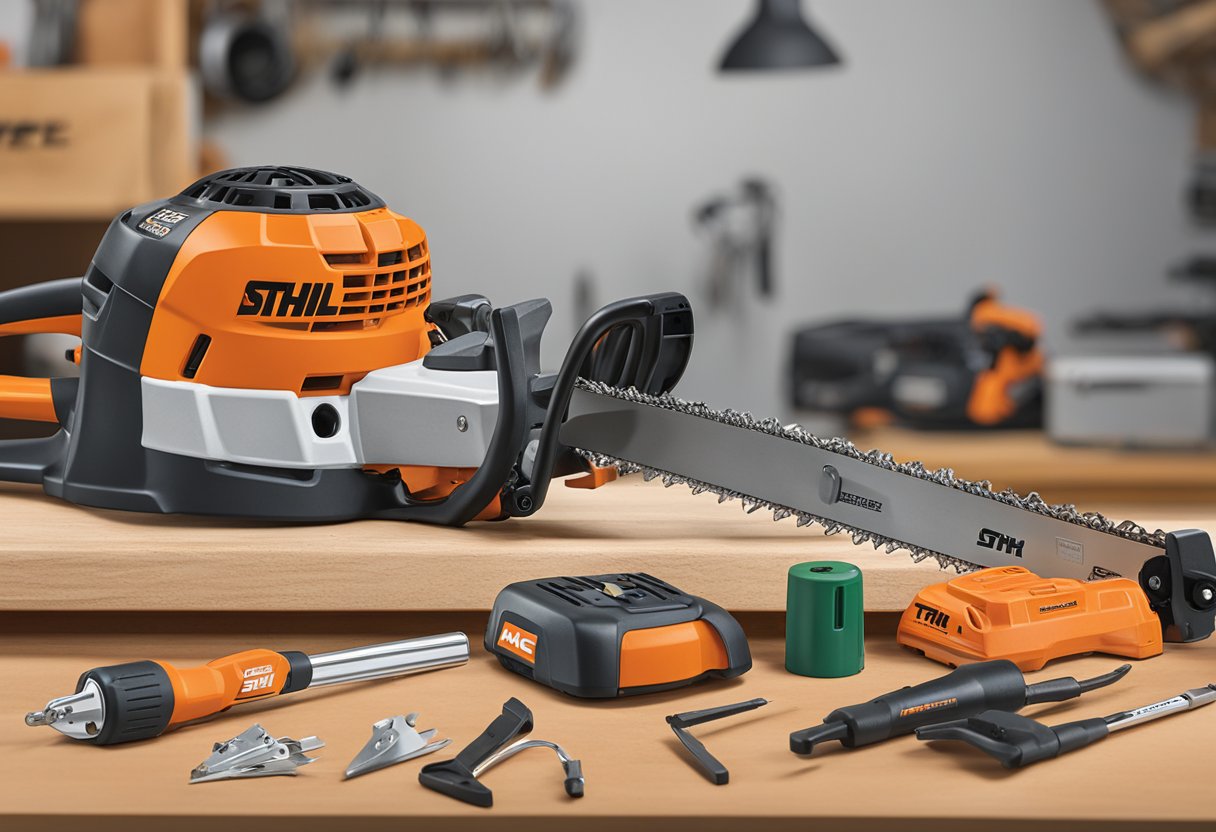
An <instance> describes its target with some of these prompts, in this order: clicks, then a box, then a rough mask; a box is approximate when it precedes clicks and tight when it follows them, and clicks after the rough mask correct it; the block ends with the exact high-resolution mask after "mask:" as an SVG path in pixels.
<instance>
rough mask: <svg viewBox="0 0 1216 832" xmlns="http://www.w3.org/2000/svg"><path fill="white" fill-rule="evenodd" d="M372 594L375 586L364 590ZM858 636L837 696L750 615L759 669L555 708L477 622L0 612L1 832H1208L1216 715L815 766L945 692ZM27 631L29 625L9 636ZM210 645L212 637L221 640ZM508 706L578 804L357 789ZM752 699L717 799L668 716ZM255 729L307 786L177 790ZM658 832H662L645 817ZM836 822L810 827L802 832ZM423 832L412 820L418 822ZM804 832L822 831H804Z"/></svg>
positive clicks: (880, 644) (1088, 671) (1092, 702)
mask: <svg viewBox="0 0 1216 832" xmlns="http://www.w3.org/2000/svg"><path fill="white" fill-rule="evenodd" d="M372 583H373V582H369V585H370V584H372ZM877 618H878V617H877V616H872V617H871V619H870V621H869V630H870V637H869V639H868V643H867V648H866V649H867V657H866V659H867V667H866V669H865V670H864V671H863V672H862V673H860V674H858V675H857V676H853V677H849V678H846V679H834V680H826V679H808V678H803V677H799V676H793V675H791V674H788V673H786V672H785V671H784V670H783V669H782V662H783V646H782V641H781V640H780V638H779V637H777V636H776V630H777V628H779V623H778V624H777V625H776V626H774V622H773V621H772V620H771V619H772V616H761V617H760V618H749V619H747V620H746V621H745V624H746V625H747V627H748V629H749V633H750V635H751V643H752V650H753V654H754V657H755V667H754V669H753V670H752V671H751V672H750V673H748V674H746V675H745V676H743V677H741V678H740V679H737V680H733V681H730V682H709V683H705V684H702V685H698V686H696V687H693V688H687V689H684V690H682V691H678V692H670V693H666V694H657V695H652V696H645V697H637V698H632V699H622V700H612V701H600V702H588V701H580V700H575V699H572V698H569V697H565V696H562V695H560V694H557V693H555V692H553V691H550V690H549V689H547V688H543V687H540V686H539V685H535V684H532V683H530V682H528V681H527V680H525V679H522V678H521V677H518V676H515V675H514V674H511V673H508V672H507V671H505V670H503V669H501V668H500V667H498V665H497V663H496V662H494V661H493V660H492V659H490V658H489V657H488V656H487V655H486V654H485V653H484V652H483V651H482V650H481V649H480V646H479V645H478V644H477V643H476V642H478V641H480V639H479V638H478V632H479V631H480V629H481V628H482V626H483V621H484V618H483V617H481V616H476V617H470V618H466V619H455V618H453V617H451V616H442V615H432V616H424V617H421V618H420V617H410V616H402V615H395V616H394V615H385V614H381V615H379V616H374V617H370V616H365V617H361V618H358V619H357V620H355V621H353V622H352V621H351V620H348V619H346V618H344V617H342V616H336V615H322V616H319V617H317V616H312V617H302V616H291V615H289V616H287V617H286V618H279V617H275V616H267V615H265V614H257V613H252V614H249V615H246V616H243V617H241V618H240V619H238V620H239V623H240V624H241V625H242V627H237V626H235V624H234V621H233V619H232V617H228V618H227V620H226V621H224V622H221V621H218V620H217V617H216V616H215V615H214V614H210V615H207V614H204V615H201V616H196V617H190V618H177V619H174V618H168V617H163V616H142V617H136V618H131V617H130V616H127V617H122V618H119V619H110V620H107V617H106V616H100V620H99V621H95V622H94V624H93V626H92V627H88V628H84V629H83V630H82V629H81V627H80V623H81V622H79V621H73V620H71V619H70V618H69V619H67V620H66V621H65V620H63V619H56V618H48V617H45V616H44V617H37V616H36V617H33V618H28V617H21V618H14V617H13V614H8V615H7V616H0V619H2V620H4V621H5V623H6V626H7V627H8V629H9V633H10V635H8V636H7V637H6V638H5V639H4V640H3V642H2V643H0V702H2V703H3V709H2V712H0V783H3V789H0V795H2V797H0V828H5V829H12V830H14V832H15V831H16V830H22V831H23V832H24V830H33V829H48V830H65V831H66V830H72V832H75V830H80V829H88V830H89V832H109V830H120V831H121V832H144V830H147V832H161V830H166V829H172V830H175V832H179V831H180V832H191V831H192V830H200V832H203V831H205V832H214V830H216V829H221V828H238V829H241V828H250V829H258V830H261V832H277V830H284V832H310V830H317V832H334V831H335V830H342V832H361V830H381V829H383V830H389V829H393V830H400V829H411V828H412V829H425V830H428V832H446V830H451V829H518V830H528V832H544V830H559V829H563V830H564V829H579V830H585V832H596V830H614V832H619V830H620V829H621V828H622V823H628V824H631V825H632V826H633V827H635V828H660V827H661V828H662V829H664V830H690V832H706V831H707V830H709V831H710V832H713V830H723V831H724V832H725V830H737V829H743V828H747V829H752V830H758V829H782V830H786V829H788V830H794V829H808V828H820V829H832V830H860V829H873V830H880V829H881V830H889V831H890V832H897V831H898V830H904V829H933V830H936V832H942V831H943V830H946V831H949V830H959V832H962V830H973V829H981V828H983V829H987V830H1003V829H1023V828H1026V827H1027V826H1028V825H1029V824H1030V823H1031V822H1034V821H1047V822H1050V826H1049V828H1053V829H1057V828H1068V829H1069V830H1072V832H1084V830H1090V829H1094V830H1096V829H1102V830H1108V832H1109V830H1132V829H1147V828H1153V829H1166V828H1176V829H1212V828H1213V826H1214V825H1216V804H1214V803H1213V802H1212V800H1211V797H1210V792H1209V791H1208V788H1209V787H1208V783H1209V780H1210V779H1211V768H1212V757H1211V751H1210V748H1209V745H1210V742H1208V739H1210V738H1211V737H1212V736H1213V735H1214V732H1216V707H1209V708H1206V709H1203V710H1199V711H1196V712H1194V713H1186V714H1179V715H1176V716H1172V717H1169V718H1167V719H1164V720H1162V721H1160V722H1157V723H1154V724H1152V725H1146V726H1142V727H1140V728H1136V729H1133V730H1131V731H1127V732H1123V733H1120V734H1117V735H1115V736H1112V737H1110V738H1109V739H1107V740H1105V741H1104V744H1103V745H1102V746H1101V747H1095V748H1091V749H1086V750H1082V751H1078V752H1076V753H1074V754H1073V755H1071V756H1069V757H1067V758H1062V759H1060V760H1054V761H1050V762H1044V763H1041V764H1039V765H1037V766H1034V767H1032V768H1028V769H1026V770H1024V771H1015V772H1007V771H1004V770H1003V769H1001V767H1000V766H999V765H998V764H997V763H996V761H994V760H992V759H990V758H988V757H986V756H983V755H981V754H979V753H978V752H973V751H971V750H970V749H967V748H965V747H957V746H956V747H948V746H945V745H942V746H939V747H928V746H926V745H923V744H921V743H918V742H917V741H916V740H914V739H912V738H909V737H905V738H902V739H900V740H897V741H893V742H889V743H886V744H883V745H879V746H872V747H869V748H864V749H859V750H855V751H848V750H846V749H843V748H841V747H839V746H836V745H831V746H829V747H826V748H825V749H824V750H823V751H822V753H817V754H816V755H815V756H814V757H811V758H799V757H796V756H794V755H792V754H791V753H790V752H789V750H788V738H787V737H788V734H789V733H790V732H791V731H794V730H797V729H800V728H805V727H807V726H809V725H811V724H813V723H816V722H818V721H819V720H820V719H822V717H823V716H824V715H825V714H826V713H828V712H829V711H831V710H832V709H833V708H834V707H837V706H840V705H845V704H850V703H853V702H858V701H863V700H865V699H868V698H870V697H872V696H875V695H877V694H879V693H882V692H885V691H887V690H889V689H892V688H896V687H900V686H902V685H907V684H915V683H918V682H921V681H925V680H927V679H930V678H933V677H934V676H936V675H938V674H939V673H941V672H943V671H944V670H945V668H943V667H941V666H940V665H936V664H934V663H932V662H930V661H928V660H927V659H924V658H920V657H917V656H914V655H912V654H910V653H908V652H905V651H903V650H902V649H901V648H899V647H897V646H896V645H895V643H894V640H893V638H892V636H891V634H890V620H889V619H890V616H883V617H882V618H884V619H887V620H886V621H879V620H876V619H877ZM451 628H464V629H466V630H467V631H468V632H470V634H471V635H473V637H474V641H475V644H474V649H475V652H474V658H473V661H472V662H471V663H470V664H469V665H468V666H465V667H462V668H454V669H450V670H442V671H437V672H434V673H429V674H423V675H418V676H413V677H408V678H405V679H397V680H387V681H381V682H374V683H365V684H361V685H359V684H356V685H347V686H339V687H332V688H322V689H320V690H316V691H305V692H303V693H300V694H293V695H292V697H288V698H284V699H282V700H277V701H276V700H271V701H270V702H267V703H264V704H262V705H250V706H245V707H241V708H234V709H232V710H231V711H229V712H227V713H225V714H222V715H220V716H219V717H217V718H215V719H213V720H211V721H208V722H204V723H200V724H195V725H191V726H187V727H185V728H183V729H180V730H177V731H174V732H170V733H168V734H165V735H164V736H162V737H159V738H157V739H154V740H149V741H146V742H143V743H136V744H131V745H123V746H112V747H108V748H97V747H93V746H87V745H83V744H80V743H75V742H73V741H70V740H67V739H64V738H62V737H60V736H58V735H57V734H55V733H54V732H53V731H52V730H51V729H48V728H38V729H34V728H27V727H25V726H24V725H23V724H22V723H21V717H22V714H23V712H24V711H25V710H28V709H30V708H40V707H42V706H43V704H44V703H45V702H46V700H47V699H48V698H49V697H50V696H52V695H57V694H62V693H64V692H67V691H69V690H70V689H71V687H72V685H73V684H74V682H75V679H76V676H77V675H78V674H79V673H80V672H81V671H83V670H85V669H87V668H89V667H92V666H95V665H100V664H107V663H111V662H117V661H123V660H130V659H133V658H142V657H156V658H160V659H167V660H170V661H174V662H195V663H197V662H203V661H206V660H208V659H210V658H213V657H216V656H219V655H222V654H224V653H227V652H231V651H234V650H238V649H241V648H244V647H250V646H254V645H264V646H270V647H278V648H280V649H303V650H307V651H316V650H323V649H336V648H339V647H343V646H351V645H354V644H359V643H365V642H366V643H370V642H373V641H377V640H386V639H390V638H401V637H404V636H410V635H421V634H426V633H435V632H441V631H444V630H447V629H451ZM17 629H21V630H23V632H22V633H20V634H16V633H15V632H14V631H15V630H17ZM216 630H219V631H220V632H219V634H217V632H216ZM1116 664H1118V660H1115V659H1112V658H1110V657H1087V658H1082V659H1073V660H1069V661H1063V662H1057V663H1056V664H1054V665H1049V666H1048V668H1047V669H1045V670H1044V671H1043V672H1041V673H1039V674H1035V675H1034V678H1038V679H1045V678H1055V677H1057V676H1061V675H1076V676H1088V675H1094V674H1098V673H1102V672H1105V671H1107V670H1110V669H1112V668H1113V667H1114V666H1115V665H1116ZM1214 668H1216V642H1205V643H1202V644H1198V645H1186V646H1174V647H1172V648H1171V649H1170V650H1169V652H1168V653H1167V654H1166V655H1164V656H1161V657H1157V658H1153V659H1147V660H1144V661H1142V662H1138V663H1137V664H1136V666H1135V667H1134V668H1133V670H1132V672H1131V673H1130V674H1129V675H1128V676H1127V678H1126V679H1125V680H1124V681H1122V682H1120V683H1118V684H1117V685H1115V686H1113V687H1110V688H1106V689H1103V690H1100V691H1095V692H1093V693H1090V694H1087V695H1086V696H1085V697H1083V698H1082V699H1080V700H1076V701H1073V702H1069V703H1063V704H1058V705H1043V706H1036V707H1033V708H1030V709H1028V710H1027V713H1029V714H1034V715H1036V716H1039V717H1042V718H1044V719H1047V720H1049V721H1051V722H1064V721H1070V720H1073V719H1080V718H1084V717H1091V716H1101V715H1104V714H1107V713H1112V712H1115V711H1118V710H1120V709H1123V708H1125V707H1130V706H1136V705H1140V704H1147V703H1149V702H1153V701H1157V700H1159V699H1163V698H1166V697H1168V696H1170V695H1173V694H1175V693H1177V692H1180V691H1182V690H1185V689H1189V688H1192V687H1196V686H1199V685H1200V684H1202V683H1205V682H1209V681H1216V670H1214ZM511 696H517V697H519V698H520V699H521V700H523V701H524V702H525V703H526V704H527V705H528V706H529V707H530V708H531V709H532V710H533V712H534V714H535V719H536V728H535V731H534V732H533V736H534V737H535V738H537V739H548V740H551V741H554V742H558V743H560V744H562V745H563V746H564V747H565V748H566V749H567V750H568V751H569V752H570V753H571V754H572V755H573V756H575V757H578V758H580V759H581V760H582V762H583V766H584V772H585V775H586V778H587V793H586V797H584V798H582V799H581V800H577V801H576V800H571V799H569V798H567V797H566V796H565V793H564V792H563V790H562V773H561V769H560V767H559V766H558V763H557V760H556V759H555V758H554V756H553V755H552V754H550V753H548V752H543V753H542V752H540V751H529V752H527V753H526V754H524V755H522V756H520V757H519V758H517V759H515V760H512V761H510V762H508V763H504V764H503V765H502V767H501V768H497V769H494V770H492V771H491V772H489V773H487V774H486V775H485V783H486V785H488V786H489V787H490V788H492V789H493V790H494V801H495V805H494V807H493V808H492V809H477V808H474V807H471V806H467V805H465V804H462V803H459V802H457V801H455V800H452V799H450V798H447V797H444V796H441V795H439V794H436V793H434V792H431V791H428V790H426V789H424V788H422V787H421V786H420V785H419V784H418V782H417V776H418V774H417V772H418V768H419V767H420V766H421V765H422V762H419V761H411V762H407V763H403V764H401V765H399V766H396V767H394V768H391V769H387V770H384V771H380V772H375V773H372V774H369V775H366V776H364V777H360V778H358V779H356V780H352V781H350V782H343V781H342V779H341V778H342V771H343V770H344V769H345V767H346V765H347V763H348V762H349V761H350V760H351V759H352V758H353V757H354V755H355V753H356V752H357V751H358V750H359V749H360V748H361V747H362V746H363V743H364V742H365V741H366V740H367V738H368V736H369V735H370V726H371V723H372V722H374V721H375V720H377V719H380V718H383V717H386V716H391V715H393V714H397V713H405V712H407V711H412V710H416V711H419V712H420V713H421V715H422V716H421V719H420V721H419V727H422V728H427V727H434V728H438V729H439V730H440V731H441V733H442V735H444V736H448V737H451V738H452V740H453V745H452V747H451V748H450V749H444V750H443V751H441V752H439V754H440V755H445V756H438V757H435V758H432V759H448V758H450V757H451V756H453V755H454V753H455V752H456V751H458V750H459V749H460V748H462V747H463V746H464V745H465V744H466V743H468V742H469V741H470V740H472V739H473V737H474V736H476V735H477V734H478V733H480V732H481V730H482V729H483V728H485V726H486V725H488V724H489V722H490V721H491V719H492V718H493V717H495V716H496V715H497V714H498V713H499V711H500V709H501V706H502V703H503V702H504V701H505V700H506V699H507V698H508V697H511ZM753 697H765V698H768V699H770V700H772V702H771V704H770V705H768V706H767V707H764V708H761V709H759V710H757V711H754V712H752V713H750V714H745V715H743V716H739V717H735V718H731V719H727V720H724V721H722V722H718V723H714V724H712V725H707V726H704V727H702V728H700V729H698V730H694V733H695V734H696V735H697V736H698V737H700V738H701V739H702V740H703V741H704V742H705V744H706V746H707V747H708V748H709V749H710V751H711V752H712V753H713V754H714V755H715V756H717V757H718V758H719V759H721V760H722V761H723V763H724V764H725V765H726V766H727V767H728V768H729V769H730V773H731V781H730V783H729V784H728V785H726V786H723V787H715V786H713V785H711V784H710V783H709V782H708V781H707V780H705V779H703V777H702V776H701V774H699V773H698V771H697V770H696V769H694V768H692V767H691V766H690V764H689V761H688V759H687V758H686V756H685V754H684V752H683V750H682V748H681V747H680V746H679V744H678V742H677V740H676V739H675V737H674V736H672V733H671V731H670V730H669V729H668V727H667V725H666V724H665V723H664V720H663V717H664V716H665V715H667V714H671V713H676V712H678V711H685V710H692V709H697V708H704V707H712V706H715V705H724V704H727V703H730V702H738V701H741V700H745V699H751V698H753ZM255 721H256V722H260V723H261V724H262V725H264V726H265V727H266V729H267V730H268V731H270V732H272V733H274V734H275V735H276V736H283V735H287V736H292V737H296V738H300V737H301V736H307V735H311V734H315V735H317V736H319V737H320V738H321V739H322V740H324V741H325V742H326V747H325V748H323V749H321V750H320V751H318V752H316V754H315V755H314V756H317V757H319V761H318V762H317V763H315V764H313V765H310V766H307V767H305V768H303V769H301V770H300V773H299V774H298V776H296V777H294V778H289V777H277V778H268V779H264V780H250V781H241V782H233V781H229V782H218V783H207V784H200V785H193V786H192V785H188V783H187V781H188V775H189V772H190V770H191V769H192V768H193V767H194V766H196V765H197V764H198V763H200V762H201V761H202V760H203V759H204V758H205V757H206V756H207V755H208V754H209V753H210V750H211V744H212V743H213V742H215V741H218V740H223V739H227V738H229V737H232V736H234V735H236V734H237V733H239V732H241V731H243V730H244V729H246V728H248V727H249V726H250V725H251V724H252V723H254V722H255ZM646 818H650V819H653V820H652V823H653V826H651V825H650V824H647V823H644V822H642V820H640V819H646ZM815 819H818V820H822V821H825V822H826V825H825V824H820V825H817V826H815V825H814V824H813V822H812V821H813V820H815ZM410 821H415V822H416V823H410ZM808 824H810V825H808Z"/></svg>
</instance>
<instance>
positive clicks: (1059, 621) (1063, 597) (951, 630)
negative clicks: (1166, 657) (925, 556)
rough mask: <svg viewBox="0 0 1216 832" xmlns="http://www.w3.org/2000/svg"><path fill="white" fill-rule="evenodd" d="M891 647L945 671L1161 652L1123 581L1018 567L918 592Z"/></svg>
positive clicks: (1153, 618) (1149, 618) (1146, 612)
mask: <svg viewBox="0 0 1216 832" xmlns="http://www.w3.org/2000/svg"><path fill="white" fill-rule="evenodd" d="M897 637H898V640H899V643H900V644H902V645H904V646H905V647H910V648H912V649H913V650H917V651H919V652H921V653H924V654H925V655H926V656H928V657H929V658H931V659H935V660H936V661H939V662H943V663H945V664H948V665H950V666H952V667H953V666H957V665H961V664H966V663H968V662H979V661H986V660H988V659H1009V660H1010V661H1012V662H1014V663H1015V664H1016V665H1017V666H1018V667H1019V668H1020V669H1022V670H1038V669H1039V668H1041V667H1042V666H1043V665H1045V664H1046V663H1047V662H1049V661H1051V660H1052V659H1058V658H1061V657H1063V656H1072V655H1076V654H1078V653H1109V654H1111V655H1115V656H1126V657H1127V658H1131V659H1144V658H1148V657H1149V656H1156V655H1159V654H1160V653H1161V649H1162V632H1161V620H1160V619H1159V618H1158V617H1157V615H1156V614H1155V613H1154V612H1153V611H1152V609H1151V608H1150V607H1149V603H1148V598H1147V597H1146V596H1145V594H1144V592H1143V591H1142V590H1141V589H1140V585H1139V584H1138V583H1136V582H1135V581H1132V580H1128V579H1127V578H1107V579H1105V580H1100V581H1090V582H1087V581H1078V580H1073V579H1071V578H1040V577H1039V576H1038V575H1035V574H1034V573H1033V572H1030V571H1029V570H1027V569H1025V568H1023V567H1021V566H1004V567H996V568H993V569H982V570H980V571H978V572H973V573H971V574H968V575H963V576H961V577H958V578H955V579H954V580H952V581H948V582H946V583H941V584H934V585H932V586H928V587H925V588H924V589H922V590H921V591H920V592H919V593H918V594H917V596H916V598H914V599H913V600H912V604H911V605H910V606H909V607H908V608H907V609H906V610H905V611H904V614H903V617H902V618H900V621H899V630H898V636H897Z"/></svg>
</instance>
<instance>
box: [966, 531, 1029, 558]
mask: <svg viewBox="0 0 1216 832" xmlns="http://www.w3.org/2000/svg"><path fill="white" fill-rule="evenodd" d="M975 545H976V546H980V547H982V548H984V549H992V550H994V551H997V552H1004V553H1005V554H1007V555H1013V556H1014V557H1015V558H1020V557H1021V556H1022V547H1023V546H1025V545H1026V541H1025V540H1018V539H1017V538H1016V537H1014V536H1013V535H1009V534H1002V533H1001V532H998V531H996V530H995V529H980V534H979V537H978V538H977V539H976V541H975Z"/></svg>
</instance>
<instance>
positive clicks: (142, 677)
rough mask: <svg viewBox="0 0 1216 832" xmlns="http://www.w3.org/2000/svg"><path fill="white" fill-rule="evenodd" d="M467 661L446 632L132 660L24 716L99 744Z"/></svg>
mask: <svg viewBox="0 0 1216 832" xmlns="http://www.w3.org/2000/svg"><path fill="white" fill-rule="evenodd" d="M468 660H469V637H468V636H466V635H465V634H464V633H444V634H442V635H436V636H423V637H421V638H412V639H406V640H405V641H392V642H387V643H385V644H373V645H370V646H365V647H352V648H350V649H347V650H336V651H334V652H332V653H319V654H316V655H313V656H309V655H305V654H304V653H300V652H296V651H286V652H276V651H274V650H264V649H258V650H246V651H244V652H241V653H234V654H232V655H231V656H224V657H223V658H221V659H216V660H214V661H211V662H208V663H207V664H205V665H202V666H201V667H188V668H179V667H174V666H173V665H171V664H169V663H168V662H157V661H138V662H127V663H126V664H116V665H110V666H109V667H95V668H93V669H92V670H89V671H87V672H85V673H84V674H83V675H82V676H81V677H80V679H79V681H77V682H76V692H75V693H73V694H70V695H68V696H60V697H58V698H55V699H52V700H51V701H50V702H48V703H47V705H46V707H45V708H43V709H42V710H40V711H31V712H30V713H28V714H26V715H25V724H26V725H34V726H37V725H49V726H51V727H52V728H54V729H55V730H56V731H58V732H59V733H61V734H63V735H64V736H67V737H71V738H72V739H74V740H81V741H83V742H89V743H93V744H94V745H115V744H117V743H122V742H132V741H134V740H143V739H149V738H151V737H156V736H160V735H161V734H162V733H164V732H165V731H166V730H167V729H169V728H173V727H175V726H178V725H181V724H182V723H185V722H190V721H192V720H196V719H202V718H203V717H208V716H211V715H213V714H217V713H219V712H221V711H225V710H227V709H228V708H231V707H232V706H233V705H238V704H240V703H242V702H255V701H261V700H263V699H269V698H270V697H272V696H281V695H282V694H285V693H295V692H296V691H301V690H305V689H307V688H316V687H321V686H323V685H337V684H343V683H345V682H362V681H368V680H371V679H383V678H386V677H389V676H402V675H405V674H407V673H418V672H420V671H424V670H439V669H442V668H445V667H455V666H456V665H462V664H465V663H466V662H467V661H468Z"/></svg>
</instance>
